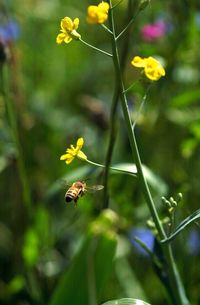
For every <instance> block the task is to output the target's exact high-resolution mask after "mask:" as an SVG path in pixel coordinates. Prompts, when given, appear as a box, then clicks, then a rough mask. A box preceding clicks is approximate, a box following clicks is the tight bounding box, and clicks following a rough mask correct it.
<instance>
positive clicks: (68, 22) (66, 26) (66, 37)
mask: <svg viewBox="0 0 200 305" xmlns="http://www.w3.org/2000/svg"><path fill="white" fill-rule="evenodd" d="M60 26H61V30H60V31H61V33H60V34H58V35H57V37H56V42H57V44H61V43H62V42H65V43H69V42H70V41H72V39H75V40H78V39H79V38H81V35H80V34H79V33H78V32H77V31H76V30H77V29H78V26H79V19H78V18H75V19H74V21H72V19H71V18H69V17H65V18H63V19H62V20H61V23H60Z"/></svg>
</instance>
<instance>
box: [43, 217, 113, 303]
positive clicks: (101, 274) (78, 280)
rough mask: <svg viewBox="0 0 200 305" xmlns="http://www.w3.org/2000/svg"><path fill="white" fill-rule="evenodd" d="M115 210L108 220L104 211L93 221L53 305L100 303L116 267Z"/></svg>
mask: <svg viewBox="0 0 200 305" xmlns="http://www.w3.org/2000/svg"><path fill="white" fill-rule="evenodd" d="M112 214H113V213H111V215H110V214H109V215H107V216H108V218H107V222H105V220H106V217H104V216H103V217H102V214H101V215H100V216H99V217H98V218H97V220H95V221H94V222H93V223H92V224H91V225H90V228H89V231H88V232H87V235H86V238H85V240H84V242H83V244H82V247H81V249H80V250H79V252H78V253H77V255H76V256H75V257H74V259H73V260H72V263H71V265H70V267H69V269H68V270H66V271H65V272H64V274H63V276H62V278H61V280H60V282H59V283H58V286H57V287H56V289H55V291H54V293H53V296H52V299H51V301H50V303H49V305H69V304H73V305H80V304H82V305H88V304H98V302H99V300H100V295H101V292H102V290H103V288H104V287H105V285H106V283H107V281H108V278H109V276H110V273H111V271H112V261H113V258H114V255H115V250H116V244H117V238H116V237H117V236H116V233H115V231H114V230H113V225H114V222H115V219H113V220H114V222H113V220H112ZM114 218H115V217H114Z"/></svg>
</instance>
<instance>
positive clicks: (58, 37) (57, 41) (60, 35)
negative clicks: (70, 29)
mask: <svg viewBox="0 0 200 305" xmlns="http://www.w3.org/2000/svg"><path fill="white" fill-rule="evenodd" d="M64 39H65V34H64V33H60V34H58V35H57V37H56V43H57V44H61V43H62V42H63V41H64Z"/></svg>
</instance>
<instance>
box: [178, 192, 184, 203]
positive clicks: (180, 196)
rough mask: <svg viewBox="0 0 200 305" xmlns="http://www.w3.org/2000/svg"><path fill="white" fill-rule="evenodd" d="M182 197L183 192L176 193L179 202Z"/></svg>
mask: <svg viewBox="0 0 200 305" xmlns="http://www.w3.org/2000/svg"><path fill="white" fill-rule="evenodd" d="M182 199H183V194H182V193H178V195H177V201H178V202H180V201H181V200H182Z"/></svg>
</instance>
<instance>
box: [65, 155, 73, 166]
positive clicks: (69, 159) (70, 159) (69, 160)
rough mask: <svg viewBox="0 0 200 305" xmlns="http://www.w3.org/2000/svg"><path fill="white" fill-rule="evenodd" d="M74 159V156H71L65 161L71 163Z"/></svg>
mask: <svg viewBox="0 0 200 305" xmlns="http://www.w3.org/2000/svg"><path fill="white" fill-rule="evenodd" d="M73 160H74V157H72V156H71V157H70V158H68V159H67V160H66V161H65V163H66V164H70V163H71V162H72V161H73Z"/></svg>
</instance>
